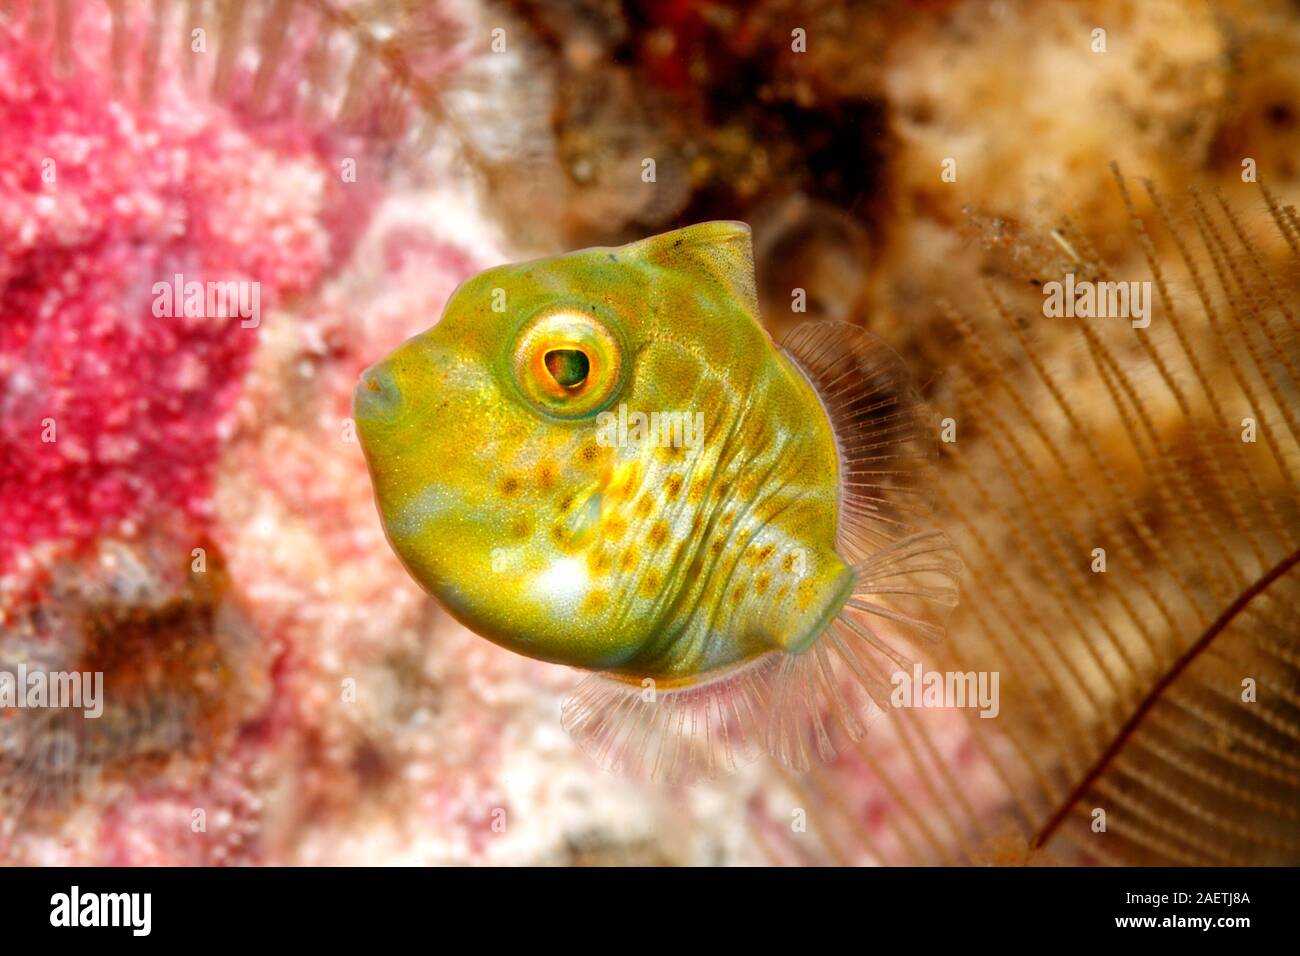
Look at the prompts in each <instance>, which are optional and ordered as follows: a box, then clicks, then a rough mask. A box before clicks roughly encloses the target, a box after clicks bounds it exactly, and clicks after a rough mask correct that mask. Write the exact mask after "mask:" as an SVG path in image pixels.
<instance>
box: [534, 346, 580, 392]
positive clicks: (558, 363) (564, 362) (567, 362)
mask: <svg viewBox="0 0 1300 956" xmlns="http://www.w3.org/2000/svg"><path fill="white" fill-rule="evenodd" d="M545 361H546V370H547V371H548V372H550V373H551V378H553V379H555V381H556V382H557V383H558V384H559V385H560V387H561V388H578V387H579V386H580V385H582V383H583V382H585V381H586V380H587V373H588V372H589V371H591V359H589V358H587V353H586V352H584V351H583V350H582V349H551V350H550V351H549V352H547V353H546V359H545Z"/></svg>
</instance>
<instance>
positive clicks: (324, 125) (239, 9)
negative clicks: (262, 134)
mask: <svg viewBox="0 0 1300 956" xmlns="http://www.w3.org/2000/svg"><path fill="white" fill-rule="evenodd" d="M479 17H480V13H479V12H478V11H477V10H476V9H475V8H474V7H472V6H469V5H457V4H450V3H419V2H413V0H373V2H367V3H364V4H352V3H341V2H337V0H229V2H226V0H87V2H84V3H72V2H71V0H15V2H13V3H9V4H3V5H0V33H3V32H4V31H9V32H11V34H12V35H13V36H15V37H19V38H21V39H22V42H23V44H24V46H25V48H26V49H27V50H29V51H31V52H32V53H33V54H34V55H39V56H41V57H42V58H44V59H46V60H47V61H48V62H51V63H54V64H56V65H57V67H58V69H59V70H60V71H61V73H62V74H63V75H65V76H72V77H76V76H80V77H82V78H83V79H84V80H86V81H88V82H96V83H99V82H101V81H103V82H105V84H106V86H107V89H106V90H105V93H106V94H109V95H111V96H112V97H113V98H114V99H115V100H118V101H120V102H123V103H127V104H132V105H134V106H137V107H139V108H149V107H151V106H154V105H155V104H157V103H158V102H159V101H160V99H161V98H162V97H164V96H168V95H172V94H175V93H176V92H177V91H180V92H181V93H182V95H183V96H184V97H185V98H187V99H188V100H189V101H191V102H209V101H210V102H214V103H220V104H223V105H225V106H227V107H229V108H230V109H232V110H233V111H235V113H236V114H237V115H240V116H241V117H243V118H244V119H245V120H246V121H247V122H248V123H249V124H251V125H257V124H259V123H262V124H266V125H268V126H269V125H275V126H277V127H279V128H286V127H291V128H293V129H296V130H299V131H301V132H302V133H303V134H304V135H307V136H323V137H324V138H325V139H326V140H328V141H329V142H331V143H334V144H337V145H339V146H342V145H344V144H347V145H348V146H350V147H351V148H350V149H338V150H336V151H337V152H338V153H339V154H340V161H342V159H343V158H344V157H345V156H350V157H351V158H352V159H353V161H354V162H358V161H359V157H358V155H357V152H356V151H358V150H359V151H361V156H364V157H366V158H369V159H373V160H375V163H376V168H381V169H383V170H384V171H385V173H387V172H388V171H390V170H392V169H394V168H396V169H401V170H406V171H411V170H414V169H418V168H419V161H420V160H421V159H423V158H424V157H425V155H426V154H428V153H429V152H430V151H432V150H437V151H438V154H439V155H440V156H444V157H446V158H449V159H451V160H453V161H459V162H460V163H461V164H462V165H464V166H465V167H466V168H467V171H468V172H470V173H472V174H475V175H477V176H478V177H479V178H480V179H481V180H484V181H485V182H484V184H485V185H488V186H490V185H492V183H493V182H495V181H496V180H497V179H500V178H501V177H503V176H506V174H507V172H506V171H507V170H508V171H509V173H510V174H511V175H513V176H514V177H515V178H516V179H520V180H523V179H526V177H525V176H523V175H522V174H521V173H520V172H519V169H520V166H521V165H525V166H527V165H529V159H530V157H535V156H536V154H538V153H539V152H544V151H545V150H546V149H547V148H549V143H548V142H546V140H545V133H544V131H543V130H542V129H541V128H540V127H539V128H536V129H534V128H531V127H530V128H528V129H519V128H517V127H518V124H516V125H515V126H514V127H512V128H511V129H510V130H506V131H497V130H492V129H488V128H485V125H484V124H483V123H481V122H479V117H477V116H476V113H477V112H478V111H480V110H481V109H482V106H483V104H484V103H487V102H491V101H492V97H493V95H494V94H496V93H500V90H501V88H503V87H508V88H509V89H510V90H511V93H512V95H513V94H514V93H515V92H519V93H520V95H522V96H528V97H533V96H537V97H542V98H544V99H545V98H548V97H549V91H548V90H546V89H540V88H537V84H531V85H530V84H524V83H522V82H521V80H520V78H521V77H522V76H524V75H526V74H529V73H530V71H531V68H532V66H531V64H530V63H529V62H528V55H529V54H528V51H527V50H526V49H522V48H519V49H516V46H515V45H511V44H509V43H508V42H507V39H506V37H505V36H504V32H505V28H504V27H501V28H500V32H501V34H502V35H501V37H500V40H499V48H494V50H493V52H500V53H501V54H502V55H501V56H499V57H484V56H482V55H481V54H482V53H483V52H484V48H485V45H486V44H487V43H489V42H494V43H496V42H498V40H497V36H496V34H494V33H493V27H492V25H490V24H487V23H485V22H480V20H479ZM548 109H549V100H547V102H539V103H538V104H536V109H534V110H532V111H528V110H521V111H520V113H521V115H529V113H530V112H532V113H535V114H536V115H539V116H545V115H546V113H547V110H548Z"/></svg>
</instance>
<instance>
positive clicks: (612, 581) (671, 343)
mask: <svg viewBox="0 0 1300 956" xmlns="http://www.w3.org/2000/svg"><path fill="white" fill-rule="evenodd" d="M805 328H806V331H805V330H797V331H796V334H795V337H794V338H795V339H797V341H795V342H794V343H793V346H794V347H790V346H791V343H787V349H786V350H778V349H776V348H775V347H773V345H772V343H771V340H770V339H769V338H768V336H767V333H766V332H765V331H764V330H763V328H762V326H761V325H760V324H759V321H758V318H757V305H756V301H755V294H754V277H753V267H752V260H751V252H750V238H749V229H748V227H746V226H744V225H743V224H740V223H726V222H717V223H705V224H701V225H698V226H693V227H689V228H687V229H682V230H678V231H675V232H670V233H667V234H665V235H662V236H657V237H653V238H650V239H646V240H643V241H641V242H636V243H632V244H630V245H627V246H623V247H619V248H608V249H606V248H600V249H588V250H583V251H579V252H575V253H571V254H568V255H563V256H558V257H556V258H552V259H547V260H541V261H535V262H526V263H521V264H513V265H505V266H500V267H498V268H494V269H489V270H488V271H486V272H484V273H482V274H481V275H478V276H476V277H475V278H473V279H471V280H469V281H468V282H466V283H465V284H464V285H463V286H462V287H461V288H460V289H458V290H457V292H456V293H455V294H454V295H453V297H452V298H451V300H450V302H449V303H448V305H447V307H446V310H445V312H444V314H443V317H442V319H441V320H440V321H439V322H438V324H437V325H435V326H434V327H433V328H432V329H430V330H429V331H427V332H425V333H423V334H422V335H419V336H416V337H415V338H413V339H411V340H409V341H408V342H406V343H405V344H403V345H402V346H400V347H399V348H398V349H397V350H396V351H394V352H393V353H392V354H391V355H390V356H389V357H388V358H387V359H385V360H384V361H383V362H381V363H379V364H378V365H376V366H374V367H372V368H370V369H369V370H367V371H366V373H365V374H364V375H363V376H362V380H361V382H360V383H359V384H358V386H357V390H356V396H355V399H354V407H355V417H356V421H357V426H358V432H359V435H360V437H361V442H362V446H363V448H364V451H365V454H366V459H367V462H368V464H369V467H370V472H371V476H372V480H373V484H374V488H375V496H376V500H377V502H378V506H379V511H380V515H381V517H382V519H383V523H384V527H385V529H386V531H387V534H388V538H389V541H390V542H391V544H392V546H393V549H394V550H395V551H396V552H397V554H398V556H399V557H400V558H401V560H402V562H403V563H404V564H405V566H406V567H407V569H408V570H409V571H410V573H411V574H412V575H413V576H414V577H415V578H416V580H417V581H419V582H420V583H421V584H422V585H423V586H424V587H425V588H426V589H428V590H429V591H430V592H431V593H432V594H433V595H435V596H436V597H437V598H438V599H439V600H440V601H441V602H442V603H443V604H444V605H445V606H446V607H447V608H448V610H449V611H450V612H451V613H452V614H453V615H454V616H455V617H457V618H458V619H459V620H460V621H462V622H463V623H464V624H465V625H466V626H468V627H470V628H471V629H473V630H475V631H476V632H478V633H479V634H481V635H483V636H484V637H486V638H488V639H490V640H492V641H494V642H496V643H497V644H500V645H501V646H503V647H506V648H509V649H511V650H514V651H517V652H518V653H521V654H526V655H528V656H530V657H534V658H538V659H541V660H545V661H551V662H554V663H560V664H568V665H571V666H575V667H579V668H583V669H586V670H589V671H593V672H596V673H595V675H594V676H593V677H592V678H590V679H589V680H588V681H586V682H584V683H583V685H582V686H581V687H579V689H578V691H577V692H576V693H575V695H574V697H573V698H571V699H570V700H569V701H568V702H566V705H565V710H564V722H565V725H566V727H568V729H569V730H570V731H571V732H572V733H573V734H574V735H575V737H577V739H578V740H579V741H580V742H581V743H583V744H584V745H585V746H586V747H587V749H588V750H589V751H591V752H593V753H595V754H596V755H597V756H598V757H599V758H600V759H602V761H603V762H605V763H606V764H607V765H610V766H619V767H621V768H623V769H625V770H628V771H631V772H648V773H649V774H651V775H652V776H656V777H659V778H662V779H668V780H686V779H690V778H693V777H698V776H707V775H710V774H713V773H717V772H722V771H725V770H727V769H730V767H732V766H734V765H735V764H737V763H739V762H740V761H741V760H742V759H743V758H745V757H748V756H752V755H753V753H756V752H759V751H762V750H767V751H769V752H771V753H774V754H775V755H776V756H778V757H780V758H782V759H784V760H786V762H787V763H790V764H792V765H794V766H800V765H802V764H803V763H804V762H806V761H805V760H803V759H801V757H802V756H803V753H801V752H799V751H800V748H804V749H805V750H806V749H807V747H808V746H809V745H811V746H812V747H815V748H816V749H818V750H820V751H822V753H823V755H824V756H827V755H829V754H828V753H827V748H828V747H833V745H832V744H830V741H829V739H825V740H823V739H818V738H824V737H826V736H827V735H826V734H825V733H821V734H818V733H817V728H818V727H820V726H821V725H822V720H821V716H820V715H819V714H816V713H814V709H815V708H823V709H827V710H829V711H834V710H837V709H848V708H847V705H846V703H845V701H846V699H847V697H852V696H853V694H854V692H855V686H856V688H857V690H859V691H861V690H866V692H867V693H868V695H870V696H873V697H877V698H878V695H877V694H875V693H873V691H874V690H878V688H876V687H873V682H879V681H884V682H885V683H887V682H888V679H887V676H886V675H884V674H882V673H879V670H880V667H881V664H880V662H879V658H881V655H882V654H885V653H887V651H882V650H881V647H880V646H876V647H874V650H873V647H872V645H873V644H875V645H884V646H885V647H886V648H891V646H890V645H889V644H888V643H887V642H888V640H889V638H888V637H887V636H884V635H882V634H881V633H878V632H879V631H882V630H884V631H897V630H898V629H899V628H900V627H904V628H906V627H909V626H910V627H912V628H913V629H917V628H919V629H920V631H921V632H922V636H934V633H933V632H934V631H935V627H934V625H933V624H931V623H929V622H928V621H926V620H925V618H924V617H922V616H920V615H915V614H914V613H913V611H912V609H910V608H902V609H900V608H898V607H886V603H888V602H889V601H892V600H894V599H896V598H899V597H902V598H903V599H919V600H921V601H923V602H927V603H931V604H934V605H936V606H942V605H946V604H951V603H952V594H951V589H950V588H949V587H948V586H947V584H946V583H945V582H944V581H943V580H940V579H942V578H944V577H950V576H951V574H952V573H953V570H954V561H953V558H952V556H951V554H950V552H948V549H947V545H946V542H945V541H944V540H943V539H942V537H941V536H938V535H936V534H935V533H934V532H931V531H928V530H926V529H924V528H922V527H920V526H917V525H916V523H915V521H914V520H913V519H914V516H915V514H916V513H918V509H919V505H918V504H917V500H918V498H919V493H920V492H921V491H922V490H923V487H922V486H923V484H924V477H923V475H924V449H923V446H924V444H925V442H924V435H923V432H924V430H925V428H926V427H927V426H926V425H925V423H924V422H923V421H921V419H920V418H919V416H918V414H917V409H918V407H919V406H918V405H917V403H916V402H915V399H914V397H913V396H912V393H911V392H910V389H907V388H906V384H905V380H903V379H902V378H901V376H900V374H899V371H900V370H901V363H899V362H898V360H897V357H896V356H893V353H892V352H889V351H888V349H885V348H884V347H883V346H881V345H879V343H876V342H874V341H871V340H868V339H866V338H865V333H862V332H861V331H860V330H857V329H853V328H851V327H849V326H844V325H839V324H834V325H823V326H810V327H805ZM837 419H838V423H837ZM855 472H860V473H859V474H855ZM918 550H919V553H916V554H913V553H911V552H918ZM882 556H883V558H884V559H885V560H884V561H883V564H882ZM873 561H874V562H875V564H872V563H871V562H873ZM864 562H866V564H865V565H864ZM891 562H894V563H891ZM897 562H902V564H901V565H900V564H897ZM855 565H856V566H855ZM913 566H916V567H920V568H921V569H920V570H915V569H914V567H913ZM873 568H874V569H875V571H877V572H882V573H885V574H888V575H892V578H893V581H892V582H885V581H883V579H882V581H880V582H876V583H873V582H872V581H871V580H870V578H871V576H872V574H873V573H874V572H873V570H872V569H873ZM936 574H937V575H938V576H939V579H936V578H934V576H935V575H936ZM877 576H878V575H877ZM927 577H928V578H929V580H924V581H923V580H921V579H922V578H927ZM885 584H888V585H889V586H887V587H886V586H884V585H885ZM897 585H901V589H900V587H898V586H897ZM864 589H865V590H864ZM872 590H874V591H878V592H879V593H877V594H872V593H869V592H870V591H872ZM909 590H911V591H916V592H918V593H905V592H908V591H909ZM876 599H879V600H880V601H882V602H885V603H880V604H879V605H878V606H877V610H876V611H875V612H873V611H872V610H871V606H872V604H873V600H876ZM855 605H863V606H864V607H866V608H867V609H866V610H863V609H862V608H858V607H855ZM873 616H874V619H875V623H874V624H873V623H872V620H871V619H872V618H873ZM836 634H843V635H847V636H844V637H836V636H835V635H836ZM826 635H831V637H830V638H827V639H826V640H823V638H824V636H826ZM900 636H901V637H903V639H906V638H907V635H900ZM836 645H839V646H836ZM855 648H856V650H855ZM863 648H865V650H863ZM891 649H892V648H891ZM859 651H860V652H862V653H863V654H864V655H865V656H864V657H862V659H861V660H859V659H858V658H857V657H855V656H853V655H854V654H855V653H858V652H859ZM890 656H892V655H890ZM873 657H874V658H877V660H875V661H872V658H873ZM819 659H820V660H819ZM865 661H872V663H873V665H874V667H875V671H871V670H867V669H866V668H865V666H864V662H865ZM819 664H820V667H819V669H824V670H825V674H824V675H823V676H822V677H819V678H818V681H817V683H818V684H819V685H820V687H821V689H820V690H817V689H813V688H811V687H800V686H799V684H798V683H797V682H806V681H808V679H809V678H810V677H812V676H814V675H813V674H812V672H811V671H810V670H809V668H812V667H814V666H818V665H819ZM854 671H859V673H858V674H857V675H854V673H853V672H854ZM827 678H830V679H833V680H841V679H843V681H844V683H845V684H846V685H847V686H845V687H844V688H843V689H841V688H839V687H835V688H832V687H830V686H829V685H827V684H826V679H827ZM791 695H794V696H793V697H792V696H791ZM845 695H847V697H846V696H845ZM837 698H839V699H837ZM792 708H794V709H792ZM860 709H861V707H860V706H857V707H853V708H851V710H852V711H858V710H860ZM792 720H793V723H791V721H792ZM839 722H840V723H841V724H842V725H844V726H845V729H846V730H848V731H849V733H850V734H851V735H852V734H853V733H854V732H855V731H858V732H860V729H861V728H860V723H858V722H857V718H856V717H855V716H854V715H853V713H852V712H850V713H849V714H848V715H847V719H846V718H845V717H844V716H841V717H840V719H839ZM787 723H789V724H791V725H790V726H789V727H785V726H783V725H784V724H787ZM855 723H858V726H854V724H855Z"/></svg>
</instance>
